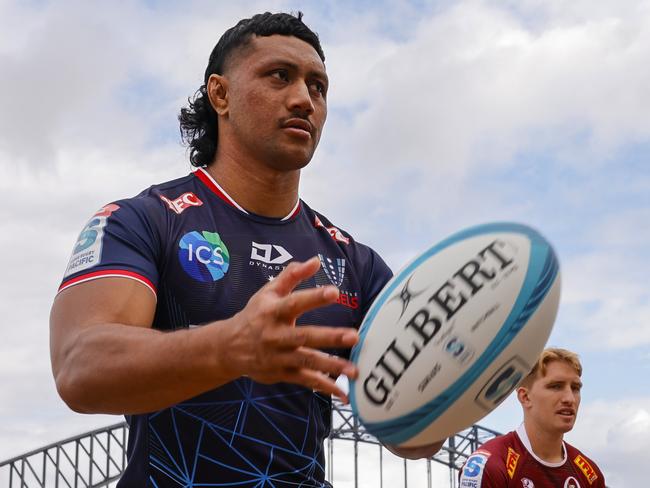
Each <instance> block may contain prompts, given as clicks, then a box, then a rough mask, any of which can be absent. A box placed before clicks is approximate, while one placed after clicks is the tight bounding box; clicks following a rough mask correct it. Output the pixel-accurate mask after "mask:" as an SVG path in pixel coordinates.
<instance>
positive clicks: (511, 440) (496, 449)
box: [480, 431, 517, 454]
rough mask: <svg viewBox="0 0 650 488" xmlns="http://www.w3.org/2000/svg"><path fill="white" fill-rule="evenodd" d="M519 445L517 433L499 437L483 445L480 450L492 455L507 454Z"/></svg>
mask: <svg viewBox="0 0 650 488" xmlns="http://www.w3.org/2000/svg"><path fill="white" fill-rule="evenodd" d="M516 444H517V434H516V433H515V431H511V432H508V433H507V434H502V435H498V436H496V437H493V438H492V439H490V440H489V441H487V442H485V443H484V444H483V445H481V447H480V449H481V450H483V451H487V452H489V453H492V454H496V453H501V452H507V450H508V448H509V447H510V448H514V447H516Z"/></svg>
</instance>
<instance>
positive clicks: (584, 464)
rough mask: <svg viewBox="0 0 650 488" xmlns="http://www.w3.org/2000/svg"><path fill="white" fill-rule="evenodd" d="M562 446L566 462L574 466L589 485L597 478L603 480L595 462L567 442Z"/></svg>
mask: <svg viewBox="0 0 650 488" xmlns="http://www.w3.org/2000/svg"><path fill="white" fill-rule="evenodd" d="M564 445H565V446H566V452H567V458H568V461H569V462H570V463H572V464H574V465H575V466H576V467H577V468H578V471H580V472H582V474H584V476H585V478H587V480H588V481H589V484H590V485H591V484H592V483H594V482H595V481H596V480H597V479H598V478H601V479H602V478H603V474H602V472H601V471H600V468H599V467H598V465H597V464H596V463H595V461H593V460H592V459H591V458H589V457H588V456H587V455H586V454H584V453H583V452H582V451H580V450H579V449H578V448H576V447H575V446H572V445H571V444H569V443H568V442H565V443H564Z"/></svg>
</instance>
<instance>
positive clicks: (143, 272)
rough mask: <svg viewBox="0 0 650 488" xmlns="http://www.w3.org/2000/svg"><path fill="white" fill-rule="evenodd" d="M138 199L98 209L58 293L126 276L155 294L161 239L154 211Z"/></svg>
mask: <svg viewBox="0 0 650 488" xmlns="http://www.w3.org/2000/svg"><path fill="white" fill-rule="evenodd" d="M143 203H144V202H142V201H137V200H135V199H131V200H122V201H119V202H116V203H111V204H109V205H106V206H105V207H102V208H101V209H99V210H98V211H97V212H96V213H95V215H93V216H92V217H91V218H90V220H89V221H88V223H86V225H85V226H84V228H83V229H82V230H81V233H80V234H79V237H78V238H77V242H76V243H75V245H74V247H73V250H72V256H71V257H70V261H69V262H68V266H67V268H66V270H65V273H64V276H63V281H62V283H61V286H60V287H59V292H61V291H63V290H65V289H66V288H69V287H71V286H74V285H77V284H79V283H84V282H87V281H90V280H94V279H98V278H104V277H124V278H130V279H134V280H137V281H139V282H141V283H143V284H144V285H146V286H147V287H148V288H149V289H150V290H151V291H152V292H153V293H154V295H155V294H156V286H157V284H158V270H157V267H156V262H157V254H158V249H159V248H160V247H159V242H160V239H159V236H158V233H157V232H156V230H155V228H154V222H155V218H152V217H154V216H153V215H151V214H152V212H151V210H152V209H151V208H147V207H146V205H145V204H143Z"/></svg>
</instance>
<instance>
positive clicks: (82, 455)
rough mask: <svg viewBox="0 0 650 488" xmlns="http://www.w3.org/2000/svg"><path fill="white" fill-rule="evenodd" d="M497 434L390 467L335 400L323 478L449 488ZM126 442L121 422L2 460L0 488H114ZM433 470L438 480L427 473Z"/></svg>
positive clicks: (465, 438)
mask: <svg viewBox="0 0 650 488" xmlns="http://www.w3.org/2000/svg"><path fill="white" fill-rule="evenodd" d="M497 435H499V433H498V432H496V431H494V430H491V429H487V428H485V427H481V426H479V425H473V426H472V427H470V428H469V429H466V430H464V431H462V432H460V433H458V434H456V435H455V436H454V437H450V438H449V439H448V440H447V442H445V445H444V447H443V448H442V449H441V450H440V451H439V452H438V453H437V454H436V455H435V456H434V457H432V458H431V459H427V460H426V461H406V460H400V461H398V462H397V464H395V463H396V460H395V458H393V459H392V462H390V463H389V461H390V458H391V457H392V454H390V453H389V452H388V451H387V450H385V448H383V447H382V446H381V445H380V444H379V442H378V441H377V439H375V438H374V437H373V436H372V435H370V434H369V433H368V432H367V431H366V430H365V429H364V428H363V426H362V425H361V424H359V422H358V420H357V419H356V417H355V416H354V415H352V410H351V408H350V406H349V405H343V404H341V403H339V402H337V401H335V402H334V403H333V409H332V432H331V434H330V437H329V438H328V439H327V441H326V445H325V448H326V477H327V479H328V480H329V481H331V482H333V483H334V486H335V487H336V488H339V486H340V487H345V488H347V487H350V488H352V487H354V488H363V487H365V486H372V487H376V488H384V486H386V487H387V488H397V487H400V486H402V487H404V488H408V487H409V486H410V487H416V486H417V487H425V486H426V487H427V488H433V487H434V486H435V487H436V488H439V487H441V486H444V487H447V486H448V487H450V488H455V487H456V486H457V477H458V474H457V473H458V469H460V467H461V466H462V465H463V463H464V462H465V460H466V459H467V457H468V456H469V455H470V454H471V453H472V452H473V451H474V450H476V449H477V448H478V447H479V446H480V445H481V444H483V443H484V442H486V441H488V440H489V439H492V438H493V437H495V436H497ZM127 439H128V427H127V425H126V423H125V422H121V423H118V424H114V425H110V426H108V427H105V428H102V429H97V430H93V431H90V432H86V433H84V434H81V435H78V436H75V437H70V438H68V439H64V440H61V441H59V442H55V443H53V444H50V445H48V446H45V447H42V448H40V449H37V450H34V451H31V452H28V453H26V454H23V455H20V456H17V457H14V458H12V459H8V460H6V461H2V462H0V487H3V488H4V487H7V488H36V487H43V488H50V487H54V488H59V487H61V488H63V487H68V488H86V487H88V488H90V487H112V486H115V485H116V483H117V480H118V479H119V477H120V475H121V474H122V471H123V470H124V466H125V464H126V445H127ZM342 453H343V454H342ZM414 463H418V468H419V470H418V471H414V469H413V467H412V466H409V464H414ZM423 463H424V464H423ZM441 469H442V470H446V471H447V472H448V473H446V474H445V476H444V478H445V480H444V483H445V484H443V485H440V481H437V482H434V479H438V480H439V479H440V476H439V475H440V470H441ZM436 470H437V472H438V478H435V476H434V473H433V472H434V471H436ZM447 474H448V476H447ZM396 475H397V476H396ZM396 479H397V480H398V481H396ZM396 483H397V484H396ZM179 486H180V485H179Z"/></svg>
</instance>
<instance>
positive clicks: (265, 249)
mask: <svg viewBox="0 0 650 488" xmlns="http://www.w3.org/2000/svg"><path fill="white" fill-rule="evenodd" d="M292 258H293V256H292V255H291V253H290V252H289V251H287V250H286V249H285V248H284V247H282V246H280V245H278V244H259V243H257V242H251V260H253V261H261V262H263V263H266V264H278V265H280V264H284V263H286V262H287V261H289V260H290V259H292Z"/></svg>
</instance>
